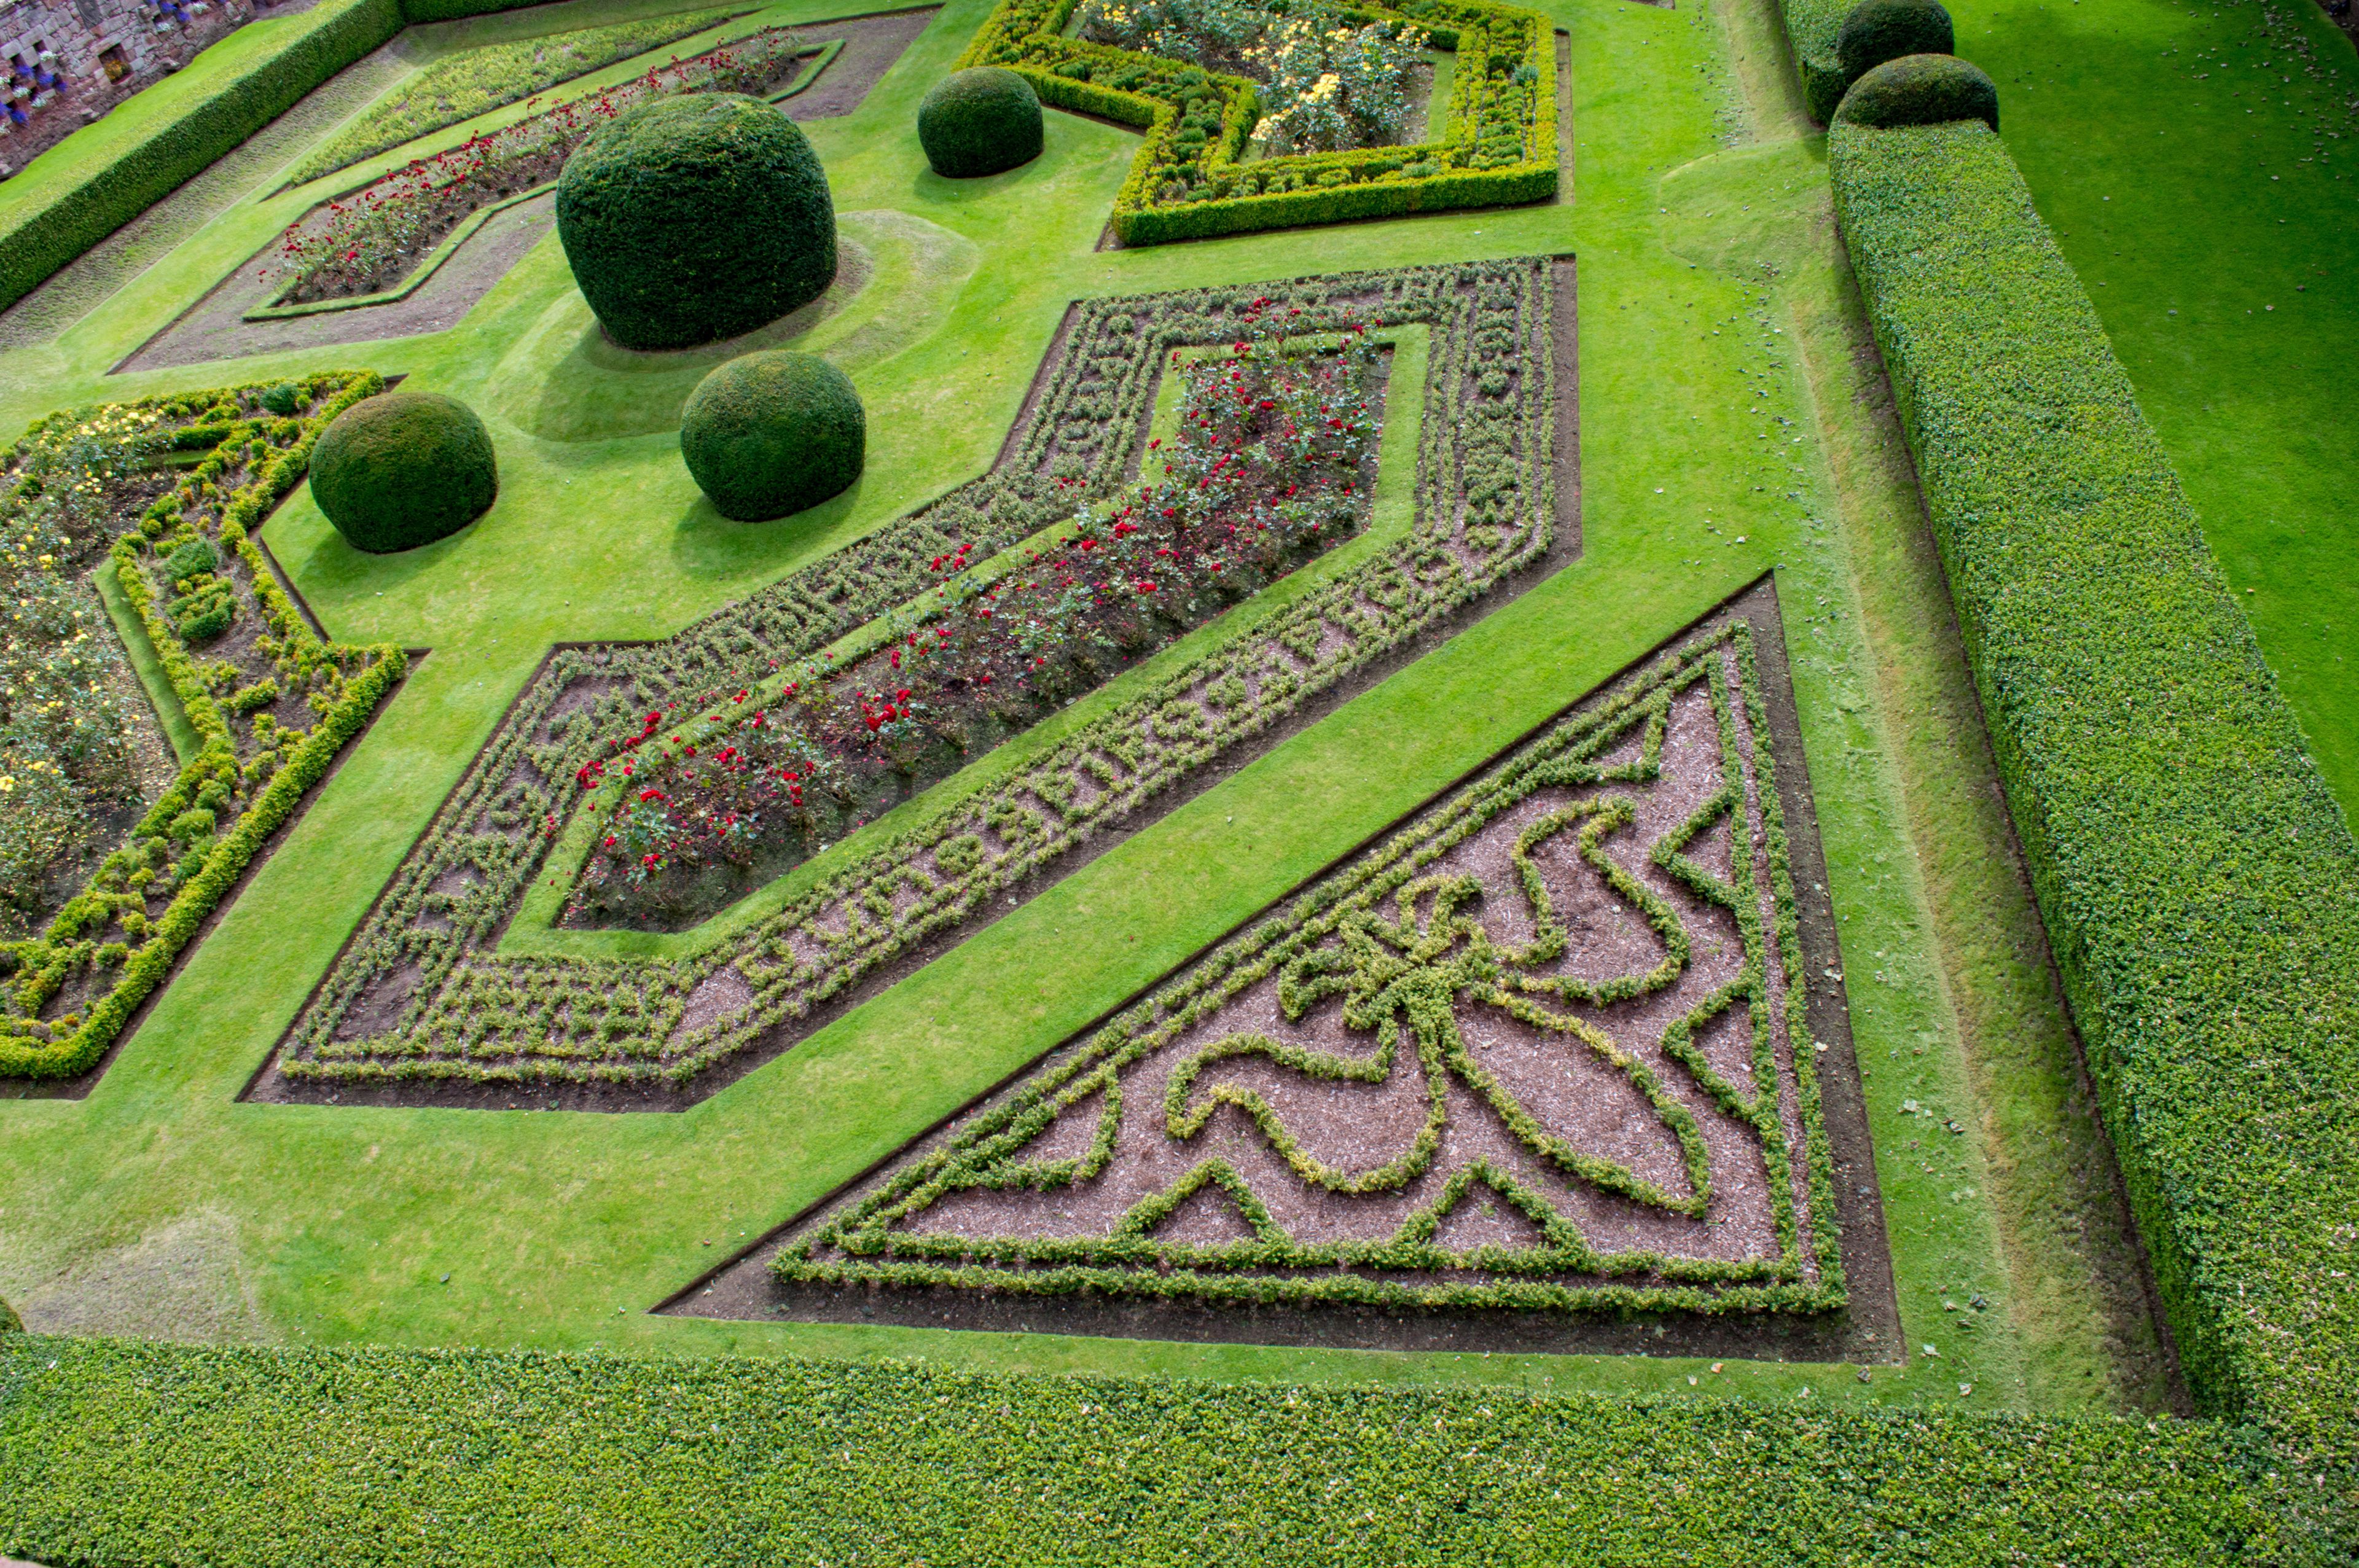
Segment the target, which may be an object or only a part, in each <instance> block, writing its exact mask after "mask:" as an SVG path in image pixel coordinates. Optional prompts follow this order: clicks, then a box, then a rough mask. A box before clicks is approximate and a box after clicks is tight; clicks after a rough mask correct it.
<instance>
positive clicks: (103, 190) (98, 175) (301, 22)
mask: <svg viewBox="0 0 2359 1568" xmlns="http://www.w3.org/2000/svg"><path fill="white" fill-rule="evenodd" d="M531 3H536V0H322V3H321V5H318V6H316V7H315V8H313V9H312V10H310V11H308V12H305V13H304V14H303V15H301V16H296V17H290V18H288V19H286V20H284V21H271V22H268V23H267V24H266V25H268V26H272V27H281V28H283V29H284V31H283V33H282V34H281V35H280V37H279V38H278V39H277V41H276V46H275V47H274V48H271V49H268V50H266V51H265V52H263V53H261V54H259V55H258V56H257V57H256V58H255V59H254V60H252V61H251V62H250V63H248V64H247V65H246V66H245V68H244V69H243V70H238V71H236V72H234V73H225V74H223V76H221V77H220V78H219V79H218V80H215V81H212V82H211V84H210V86H209V87H208V88H207V89H206V90H205V91H203V92H201V95H198V96H196V97H194V98H193V99H192V100H191V101H190V103H188V104H186V105H185V106H183V107H181V108H180V109H179V111H178V112H177V113H175V114H170V115H168V116H163V117H159V118H158V121H157V123H156V124H153V125H151V126H149V127H148V128H147V130H146V131H145V132H144V133H142V134H141V135H138V136H137V137H136V139H133V140H128V141H126V142H125V145H124V146H120V147H117V148H115V149H114V150H112V151H111V152H107V153H105V154H103V155H102V156H100V157H95V158H92V157H90V156H89V154H88V152H87V150H86V149H87V147H88V146H89V145H90V143H89V141H88V137H89V135H90V134H91V133H87V132H83V133H77V134H76V135H72V136H69V137H68V138H67V139H66V140H65V141H63V142H60V144H58V146H55V147H52V148H50V149H49V151H48V152H46V153H44V154H42V155H41V157H38V158H37V159H35V160H34V162H33V163H32V164H31V165H29V166H27V169H26V171H25V173H24V174H20V175H18V176H17V177H16V178H17V179H18V180H22V179H24V178H26V177H27V175H31V174H32V173H33V172H34V170H35V169H38V168H41V167H42V166H43V165H45V164H47V163H49V160H51V159H66V160H84V159H86V160H87V161H88V162H89V168H87V170H85V171H83V172H82V173H81V174H80V176H79V177H78V178H75V179H73V180H72V181H71V183H60V184H58V185H56V187H55V188H54V189H52V190H51V191H50V193H49V195H47V196H46V197H40V198H36V199H34V200H28V201H27V202H25V203H24V204H23V205H22V206H20V207H13V210H12V206H13V204H9V203H6V201H5V194H6V192H7V190H8V186H0V212H5V213H6V216H5V217H0V310H5V309H6V308H8V307H9V306H11V305H14V304H15V303H16V301H17V300H19V299H21V298H23V297H25V296H26V295H27V294H29V293H31V292H32V291H33V290H34V289H35V288H38V287H40V285H41V284H42V283H43V282H44V281H46V280H47V279H48V278H49V276H51V275H52V274H54V273H56V272H57V271H58V270H59V269H60V268H61V267H63V266H66V265H69V264H71V262H72V261H74V260H75V258H77V257H79V256H80V255H81V254H82V253H83V252H85V251H87V250H89V249H90V248H91V247H92V245H95V244H97V243H99V242H100V241H101V240H103V239H105V238H106V237H107V236H108V235H109V234H112V233H113V232H114V231H115V230H117V229H119V228H121V227H123V225H124V224H125V223H128V222H131V220H132V219H134V218H136V217H137V216H139V214H140V213H142V212H144V211H147V209H148V208H149V207H152V206H154V205H155V204H156V203H157V202H158V201H160V200H163V199H164V198H165V197H167V196H169V195H170V194H171V193H172V192H173V191H175V190H178V189H179V188H180V187H181V186H183V185H185V184H187V183H188V182H189V181H190V180H191V179H193V178H196V177H197V176H198V175H200V174H201V173H203V172H204V171H205V170H206V169H207V168H211V167H212V164H213V161H214V160H215V159H217V158H219V157H222V156H223V154H226V153H228V152H230V151H232V150H233V149H234V148H235V147H236V146H238V145H239V144H240V143H242V142H244V141H245V139H246V138H247V137H248V136H251V135H254V134H255V132H256V131H259V130H261V129H262V128H263V127H264V126H265V125H267V124H270V122H271V121H273V120H275V119H277V117H278V116H279V115H280V114H285V113H286V112H287V111H288V109H290V108H292V107H293V106H294V105H295V103H296V102H297V101H298V100H299V99H300V98H301V97H302V96H303V95H304V94H305V93H307V92H310V91H311V90H312V89H313V88H315V87H318V86H319V85H320V84H321V82H324V81H327V80H328V79H329V78H330V77H332V76H333V75H335V74H336V73H337V72H338V71H340V70H343V69H344V68H345V67H346V66H348V65H351V64H353V62H354V61H356V60H358V59H360V58H361V57H362V56H363V55H365V54H367V53H368V52H369V51H370V50H371V49H375V48H376V47H377V46H379V45H380V44H383V43H385V42H386V41H387V40H388V39H390V38H392V37H393V36H394V35H395V34H396V33H398V32H399V31H401V29H402V27H404V26H405V25H407V24H409V23H412V22H431V21H440V20H442V19H444V18H445V17H450V16H475V15H478V14H481V13H484V12H487V11H506V10H513V9H515V8H516V5H521V4H531ZM232 37H233V38H234V37H235V35H232ZM200 59H202V57H200ZM164 91H172V92H179V91H185V88H184V87H183V86H182V85H181V84H180V79H178V78H176V79H173V81H168V82H166V83H162V84H159V85H158V87H153V88H150V89H148V92H164ZM137 102H139V100H134V103H137ZM124 112H125V111H122V110H118V111H116V113H118V114H121V113H124ZM100 124H101V125H102V126H103V125H104V124H105V122H103V121H102V122H100ZM77 143H80V144H82V145H81V146H77V145H76V144H77ZM102 145H103V144H102ZM10 183H11V184H15V183H16V182H15V181H11V182H10Z"/></svg>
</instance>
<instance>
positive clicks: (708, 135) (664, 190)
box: [557, 92, 835, 349]
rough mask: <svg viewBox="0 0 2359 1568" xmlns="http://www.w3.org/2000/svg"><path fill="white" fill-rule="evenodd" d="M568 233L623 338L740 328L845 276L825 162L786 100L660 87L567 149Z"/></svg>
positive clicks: (566, 241)
mask: <svg viewBox="0 0 2359 1568" xmlns="http://www.w3.org/2000/svg"><path fill="white" fill-rule="evenodd" d="M557 235H558V239H559V242H560V243H562V244H563V245H564V247H565V259H566V261H567V262H568V263H569V264H570V265H571V266H572V268H573V281H574V282H575V283H577V284H579V285H580V286H581V288H582V297H583V298H585V299H587V300H588V301H589V302H590V308H591V309H592V311H593V312H595V313H596V315H597V317H598V320H599V322H600V323H601V324H602V325H603V326H604V328H605V329H606V332H607V335H608V336H609V337H611V338H613V339H614V341H616V342H618V343H620V344H622V345H623V346H624V347H625V348H626V349H681V348H689V347H691V346H693V345H695V344H698V343H709V342H712V341H713V340H714V339H716V338H734V337H735V336H736V335H737V334H739V333H740V332H750V331H752V330H754V329H755V328H756V327H759V326H762V325H764V324H765V323H767V322H770V321H775V320H777V319H778V318H779V317H781V316H783V315H785V314H786V313H787V312H788V311H789V310H792V309H794V308H796V307H797V306H799V305H807V304H809V303H810V301H812V300H814V299H816V298H818V297H820V296H821V294H823V293H825V292H826V290H827V286H828V285H829V284H831V283H832V282H833V281H835V202H834V200H833V199H832V198H831V197H830V196H829V195H828V189H827V172H826V170H824V169H822V168H820V163H819V155H817V154H816V153H814V152H812V151H811V146H810V142H808V141H806V140H805V139H804V137H803V134H802V132H801V131H800V130H799V128H797V126H796V124H795V123H794V122H793V121H792V120H789V119H788V118H787V116H786V115H785V114H784V113H782V112H781V111H780V110H779V109H778V108H777V105H775V104H771V103H763V102H762V101H761V100H759V99H756V98H747V97H745V96H743V95H741V94H738V93H734V92H697V93H689V94H685V95H682V96H677V97H664V98H657V99H654V100H652V101H651V102H649V103H643V104H641V105H640V106H639V107H637V108H636V109H633V110H631V111H630V112H629V113H627V114H624V115H622V116H620V117H619V118H617V119H615V120H614V121H613V122H611V123H610V124H605V125H602V126H600V127H599V128H598V129H597V130H595V131H593V132H592V133H591V134H590V135H588V136H587V137H585V138H584V139H583V141H582V145H581V146H578V147H576V148H574V150H573V156H572V157H569V158H567V159H566V160H565V171H564V172H563V173H562V174H561V175H560V176H559V177H558V181H557Z"/></svg>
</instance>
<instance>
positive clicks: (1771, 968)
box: [771, 620, 1845, 1312]
mask: <svg viewBox="0 0 2359 1568" xmlns="http://www.w3.org/2000/svg"><path fill="white" fill-rule="evenodd" d="M1802 962H1803V960H1802V956H1801V950H1800V939H1799V931H1798V926H1797V920H1796V914H1795V900H1794V891H1793V886H1792V881H1791V873H1790V871H1789V869H1788V851H1787V837H1786V827H1785V820H1784V813H1783V809H1782V806H1781V805H1780V802H1779V796H1778V793H1777V785H1776V779H1775V775H1774V763H1773V761H1772V758H1771V755H1770V740H1769V730H1768V725H1767V718H1766V715H1765V711H1764V704H1763V701H1762V697H1761V695H1760V689H1759V682H1758V676H1757V674H1756V668H1755V664H1754V656H1753V647H1752V643H1751V630H1750V628H1749V627H1748V626H1747V625H1746V624H1745V623H1744V622H1741V621H1734V620H1731V621H1729V622H1723V624H1722V625H1720V626H1719V627H1717V628H1716V629H1714V630H1712V631H1710V632H1708V633H1704V634H1702V635H1701V636H1700V637H1698V638H1697V639H1695V640H1694V641H1692V642H1690V643H1687V644H1686V645H1685V646H1683V647H1681V648H1680V649H1679V650H1678V651H1677V652H1676V653H1673V654H1668V655H1666V656H1664V657H1663V658H1662V659H1660V660H1659V661H1658V662H1657V663H1656V664H1655V665H1653V666H1652V667H1651V668H1650V669H1648V670H1647V671H1645V672H1643V673H1642V674H1640V675H1638V676H1634V677H1632V678H1631V679H1630V680H1628V681H1627V682H1625V684H1623V685H1622V686H1621V687H1617V688H1615V689H1614V690H1613V691H1612V692H1611V693H1610V694H1609V695H1608V696H1606V697H1604V698H1603V699H1602V700H1600V701H1597V702H1595V703H1593V704H1592V705H1590V706H1588V707H1587V708H1584V709H1583V710H1582V711H1579V712H1576V713H1575V714H1574V715H1573V716H1571V717H1570V718H1568V719H1564V720H1562V721H1560V722H1559V723H1558V724H1556V725H1554V726H1553V727H1551V728H1550V729H1549V730H1548V731H1547V732H1546V733H1544V734H1543V735H1542V736H1541V737H1540V738H1539V739H1538V740H1536V741H1532V742H1531V743H1529V744H1528V745H1527V746H1525V747H1524V748H1523V749H1522V750H1521V751H1520V752H1517V753H1516V754H1515V755H1514V756H1512V757H1511V758H1510V759H1509V760H1507V761H1506V762H1503V763H1501V764H1500V765H1498V766H1497V767H1495V768H1494V769H1493V770H1491V772H1490V773H1488V774H1487V775H1485V776H1484V777H1483V778H1482V779H1480V780H1478V781H1477V782H1476V783H1474V784H1470V785H1468V786H1466V787H1464V788H1462V789H1461V790H1460V791H1458V792H1457V793H1455V794H1454V795H1451V797H1449V798H1448V799H1447V800H1445V801H1444V802H1442V803H1441V804H1440V805H1439V806H1435V807H1434V808H1432V809H1431V810H1430V811H1428V812H1427V813H1425V814H1424V815H1423V816H1420V817H1419V819H1418V820H1417V821H1416V822H1414V823H1413V824H1412V825H1411V826H1410V827H1407V828H1405V829H1403V830H1402V831H1401V832H1399V833H1397V835H1395V836H1393V837H1392V838H1389V839H1388V840H1387V841H1386V842H1385V843H1383V844H1382V845H1380V846H1379V847H1377V848H1375V849H1371V850H1369V851H1367V852H1365V853H1364V854H1363V855H1361V856H1360V857H1358V858H1357V859H1356V860H1353V862H1351V863H1349V864H1347V865H1346V866H1345V867H1344V868H1343V870H1341V871H1337V872H1336V873H1334V874H1332V876H1330V877H1329V878H1327V879H1326V880H1325V881H1321V882H1320V883H1318V884H1317V885H1315V886H1313V887H1312V888H1311V889H1310V890H1309V891H1308V892H1305V893H1303V894H1302V895H1300V896H1299V897H1298V898H1297V899H1295V900H1294V901H1292V902H1291V903H1288V904H1287V905H1285V906H1284V907H1283V908H1281V909H1279V910H1277V912H1275V913H1274V914H1272V915H1270V916H1269V917H1268V918H1266V919H1265V920H1263V921H1261V922H1260V923H1259V924H1257V925H1255V926H1253V927H1252V928H1251V929H1250V930H1248V931H1247V932H1245V934H1244V935H1240V936H1238V937H1237V938H1235V939H1234V940H1232V941H1231V942H1229V943H1227V944H1225V945H1224V946H1222V947H1220V948H1219V949H1217V950H1216V951H1214V952H1213V953H1212V955H1210V956H1209V957H1206V958H1204V959H1203V960H1201V962H1199V963H1198V964H1196V965H1195V966H1194V967H1192V968H1190V969H1188V970H1187V971H1185V972H1184V973H1182V974H1180V976H1178V977H1176V978H1175V979H1172V980H1171V981H1170V982H1169V984H1167V985H1165V986H1163V987H1161V988H1160V989H1158V990H1157V991H1156V992H1155V994H1154V995H1152V996H1151V997H1150V998H1148V999H1147V1000H1144V1001H1142V1002H1140V1003H1138V1004H1137V1005H1136V1006H1135V1007H1133V1008H1132V1009H1130V1010H1129V1011H1126V1012H1125V1013H1124V1014H1123V1015H1121V1016H1120V1017H1118V1018H1116V1019H1115V1020H1114V1022H1111V1023H1109V1024H1107V1025H1106V1026H1104V1027H1103V1029H1101V1030H1100V1031H1099V1032H1098V1033H1096V1034H1094V1035H1093V1036H1092V1037H1091V1038H1089V1039H1088V1040H1086V1041H1085V1042H1083V1043H1082V1044H1078V1045H1077V1046H1074V1047H1071V1048H1070V1049H1068V1050H1067V1051H1065V1052H1064V1053H1061V1054H1060V1055H1059V1056H1058V1057H1056V1058H1054V1059H1052V1060H1051V1062H1050V1063H1049V1065H1046V1066H1044V1067H1043V1068H1042V1069H1041V1070H1040V1071H1039V1072H1038V1074H1036V1075H1035V1076H1033V1077H1032V1078H1031V1079H1029V1080H1028V1081H1027V1082H1025V1083H1023V1084H1021V1085H1019V1086H1017V1087H1016V1088H1014V1089H1013V1090H1010V1091H1008V1092H1007V1093H1006V1094H1004V1095H1002V1096H1000V1097H998V1098H996V1099H995V1100H994V1101H993V1102H991V1103H988V1104H986V1105H985V1106H984V1108H981V1109H979V1110H978V1111H976V1112H974V1113H973V1115H971V1116H970V1117H969V1118H968V1119H965V1120H963V1121H962V1122H960V1123H958V1124H954V1125H953V1126H952V1127H951V1129H950V1130H947V1131H946V1132H945V1133H943V1134H942V1135H940V1137H939V1138H938V1139H936V1140H933V1141H930V1142H929V1143H923V1144H920V1145H919V1146H918V1147H917V1148H916V1149H914V1150H913V1151H912V1152H910V1153H908V1155H905V1156H904V1158H903V1159H902V1160H901V1161H900V1162H898V1163H897V1166H895V1167H894V1168H891V1169H888V1170H887V1171H886V1173H884V1174H882V1175H880V1176H879V1177H877V1178H875V1179H874V1180H873V1181H871V1182H870V1183H868V1184H865V1185H864V1187H863V1188H861V1189H859V1190H856V1191H855V1192H854V1193H853V1194H852V1195H850V1196H848V1197H846V1198H845V1199H843V1200H842V1201H841V1202H839V1203H838V1204H836V1205H834V1206H832V1208H830V1209H827V1210H824V1211H822V1212H821V1213H820V1214H818V1215H816V1216H814V1217H810V1219H807V1220H806V1221H804V1222H802V1223H801V1224H800V1225H799V1226H798V1227H795V1229H794V1230H792V1231H791V1232H790V1233H789V1236H788V1240H787V1242H786V1244H785V1245H784V1247H783V1248H782V1249H781V1250H780V1252H779V1254H778V1255H777V1258H776V1260H774V1261H773V1263H772V1265H771V1267H772V1271H773V1272H774V1274H775V1275H776V1276H777V1278H778V1279H779V1280H780V1281H786V1282H789V1283H794V1284H801V1285H848V1284H857V1283H866V1282H872V1281H873V1282H880V1283H886V1284H893V1285H902V1286H953V1287H967V1288H982V1289H998V1290H1010V1291H1017V1292H1036V1293H1041V1294H1069V1293H1077V1292H1103V1293H1106V1294H1112V1295H1118V1296H1119V1295H1128V1296H1148V1297H1160V1298H1188V1299H1193V1300H1201V1301H1212V1302H1229V1303H1296V1304H1300V1303H1357V1304H1366V1305H1422V1306H1443V1307H1475V1308H1504V1309H1519V1310H1554V1311H1577V1310H1593V1309H1599V1308H1608V1309H1612V1308H1619V1309H1650V1310H1660V1309H1667V1308H1675V1309H1685V1310H1698V1311H1721V1312H1725V1311H1754V1312H1760V1311H1782V1312H1817V1311H1825V1310H1830V1309H1832V1308H1836V1307H1840V1306H1841V1305H1843V1303H1844V1301H1845V1292H1844V1283H1843V1267H1842V1262H1841V1257H1840V1251H1839V1240H1840V1238H1839V1233H1838V1223H1837V1218H1836V1211H1835V1206H1834V1200H1833V1195H1832V1182H1833V1175H1832V1160H1831V1155H1830V1152H1829V1147H1828V1141H1827V1137H1826V1133H1825V1130H1824V1127H1823V1125H1822V1122H1821V1113H1820V1098H1819V1083H1818V1076H1817V1072H1816V1066H1815V1056H1816V1052H1815V1050H1813V1049H1812V1043H1811V1042H1810V1038H1809V1032H1808V1027H1807V1024H1806V1022H1805V1012H1804V1008H1805V1001H1806V995H1807V987H1806V982H1805V980H1804V978H1803V970H1802Z"/></svg>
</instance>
